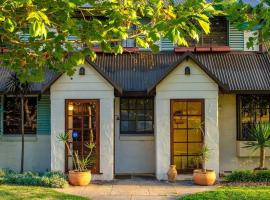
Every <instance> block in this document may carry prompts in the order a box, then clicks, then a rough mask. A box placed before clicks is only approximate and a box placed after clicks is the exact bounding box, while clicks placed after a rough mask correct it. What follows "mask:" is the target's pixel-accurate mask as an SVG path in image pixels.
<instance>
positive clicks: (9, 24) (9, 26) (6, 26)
mask: <svg viewBox="0 0 270 200" xmlns="http://www.w3.org/2000/svg"><path fill="white" fill-rule="evenodd" d="M15 27H16V22H14V21H12V20H11V19H9V18H8V19H7V20H6V21H5V23H4V29H5V30H7V31H9V32H13V31H14V29H15Z"/></svg>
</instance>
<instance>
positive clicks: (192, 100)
mask: <svg viewBox="0 0 270 200" xmlns="http://www.w3.org/2000/svg"><path fill="white" fill-rule="evenodd" d="M177 102H186V103H187V104H186V106H188V103H191V102H199V103H200V104H201V114H198V115H197V114H188V113H186V114H185V115H184V114H183V115H181V116H186V117H187V118H186V125H187V126H186V128H174V120H173V118H174V113H173V105H174V103H177ZM186 110H187V111H188V109H187V107H186ZM192 116H196V117H200V118H201V122H202V124H201V129H202V130H201V141H199V142H198V141H196V142H195V141H189V137H188V131H189V130H192V129H193V130H194V128H189V127H188V117H192ZM175 129H181V130H187V140H186V141H185V142H179V141H175V140H174V130H175ZM204 132H205V99H196V98H194V99H171V100H170V154H171V155H170V163H171V164H172V165H174V164H175V162H174V158H175V157H186V158H187V163H188V158H189V157H196V156H199V155H198V154H194V153H189V149H188V146H189V144H202V145H204V144H205V135H204ZM174 144H187V152H186V154H182V155H181V154H177V155H176V154H175V152H174ZM200 166H201V163H200ZM193 170H194V169H190V168H187V169H177V172H178V173H183V174H189V173H191V172H192V171H193Z"/></svg>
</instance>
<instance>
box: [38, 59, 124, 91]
mask: <svg viewBox="0 0 270 200" xmlns="http://www.w3.org/2000/svg"><path fill="white" fill-rule="evenodd" d="M85 60H86V62H87V63H88V64H89V65H91V66H92V67H93V68H94V69H95V70H96V71H97V72H98V73H99V74H100V75H101V76H102V77H103V78H104V79H105V80H106V81H108V82H109V83H110V84H111V86H113V87H114V89H116V90H117V91H118V92H119V93H120V94H122V92H123V91H122V88H121V87H120V86H119V85H117V83H115V82H114V81H112V80H111V78H110V77H109V76H107V75H106V74H105V73H104V72H103V71H102V70H100V68H99V67H98V66H97V65H96V64H95V63H93V62H92V61H91V60H90V58H85ZM62 75H63V73H60V74H57V75H55V76H54V78H52V79H51V80H50V82H48V84H46V85H45V86H44V87H43V88H42V90H41V92H42V93H43V92H44V91H46V90H48V89H49V88H50V86H51V85H53V84H54V83H55V82H56V81H57V80H58V79H59V78H60V77H61V76H62ZM45 76H46V75H45Z"/></svg>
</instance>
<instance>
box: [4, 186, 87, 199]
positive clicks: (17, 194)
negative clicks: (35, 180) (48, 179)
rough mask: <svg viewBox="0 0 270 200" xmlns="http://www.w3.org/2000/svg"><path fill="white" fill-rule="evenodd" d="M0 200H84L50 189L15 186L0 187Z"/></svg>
mask: <svg viewBox="0 0 270 200" xmlns="http://www.w3.org/2000/svg"><path fill="white" fill-rule="evenodd" d="M0 199H1V200H21V199H27V200H38V199H46V200H86V198H83V197H77V196H72V195H67V194H63V193H60V192H56V191H54V190H53V189H50V188H44V187H32V186H17V185H0Z"/></svg>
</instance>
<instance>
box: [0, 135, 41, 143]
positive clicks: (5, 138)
mask: <svg viewBox="0 0 270 200" xmlns="http://www.w3.org/2000/svg"><path fill="white" fill-rule="evenodd" d="M0 140H1V141H4V142H20V141H22V136H21V135H19V134H18V135H1V137H0ZM24 141H25V142H36V141H37V135H34V134H31V135H25V136H24Z"/></svg>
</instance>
